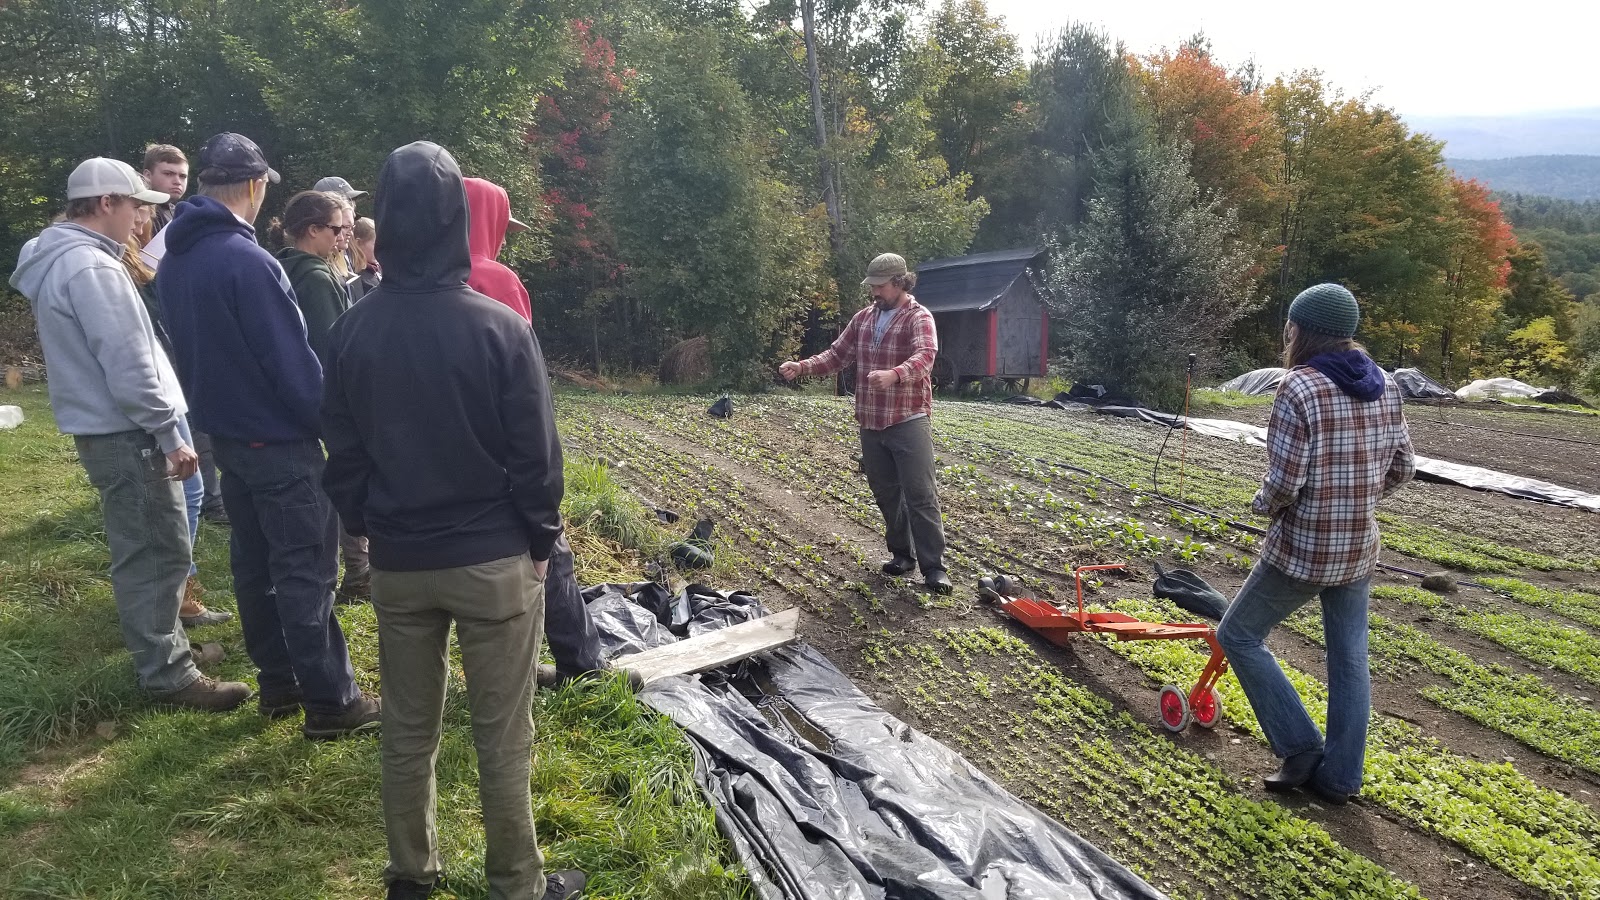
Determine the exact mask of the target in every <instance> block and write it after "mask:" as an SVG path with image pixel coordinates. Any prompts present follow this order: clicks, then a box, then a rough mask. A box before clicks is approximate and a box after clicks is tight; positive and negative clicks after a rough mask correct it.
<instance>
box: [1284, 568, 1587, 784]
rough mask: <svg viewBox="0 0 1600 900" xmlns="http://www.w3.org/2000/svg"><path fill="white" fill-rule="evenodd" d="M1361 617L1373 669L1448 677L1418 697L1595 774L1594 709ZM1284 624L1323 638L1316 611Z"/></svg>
mask: <svg viewBox="0 0 1600 900" xmlns="http://www.w3.org/2000/svg"><path fill="white" fill-rule="evenodd" d="M1378 590H1379V591H1383V590H1387V589H1386V588H1379V589H1378ZM1374 593H1377V592H1376V591H1375V592H1374ZM1368 619H1369V624H1370V631H1369V634H1368V641H1367V649H1368V655H1369V657H1370V658H1371V660H1372V668H1373V670H1374V671H1375V672H1378V673H1380V674H1383V675H1385V676H1387V677H1391V678H1396V679H1399V678H1405V677H1409V676H1410V675H1412V674H1413V673H1414V672H1415V671H1416V670H1417V669H1419V668H1420V669H1422V670H1424V671H1426V672H1428V673H1430V674H1432V675H1435V676H1438V677H1439V678H1442V679H1444V680H1445V682H1447V683H1446V684H1443V685H1439V684H1428V685H1425V686H1423V687H1422V688H1421V689H1420V693H1421V694H1422V696H1423V697H1424V698H1426V699H1428V700H1430V701H1432V702H1433V703H1436V704H1438V705H1439V706H1440V707H1442V708H1444V709H1447V710H1449V711H1451V712H1455V713H1459V714H1460V715H1463V716H1466V717H1467V718H1469V719H1471V720H1473V721H1474V722H1477V723H1478V724H1480V725H1483V726H1484V727H1486V728H1489V729H1491V730H1493V731H1498V732H1500V733H1501V734H1504V735H1506V736H1507V737H1510V738H1513V739H1515V740H1517V741H1520V742H1522V743H1523V744H1526V745H1527V746H1528V747H1530V748H1532V749H1534V750H1537V751H1538V752H1540V753H1543V754H1544V755H1546V756H1548V757H1550V758H1551V759H1555V760H1560V761H1561V762H1564V763H1567V764H1568V765H1571V766H1575V767H1577V768H1579V769H1583V770H1585V771H1589V772H1594V773H1596V774H1600V714H1597V713H1596V712H1595V710H1594V709H1592V708H1590V707H1589V706H1588V705H1586V704H1585V703H1584V702H1583V701H1582V700H1579V699H1577V698H1574V697H1571V696H1568V695H1566V694H1563V693H1561V692H1559V691H1557V690H1555V689H1554V688H1552V687H1551V686H1550V685H1549V684H1546V683H1545V682H1544V681H1543V680H1541V679H1540V678H1538V677H1536V676H1533V675H1521V674H1518V673H1516V672H1513V671H1512V670H1510V669H1508V668H1506V667H1505V666H1501V665H1497V664H1493V663H1490V664H1483V663H1480V662H1478V661H1477V660H1474V659H1473V658H1472V657H1471V656H1468V655H1467V654H1465V653H1462V652H1461V651H1459V650H1456V649H1455V648H1453V647H1449V646H1447V645H1445V644H1443V643H1441V642H1440V641H1439V640H1437V639H1436V638H1434V637H1432V636H1431V635H1429V634H1427V633H1426V632H1423V631H1421V630H1420V629H1417V628H1413V627H1411V626H1409V625H1406V624H1404V623H1401V622H1394V621H1391V620H1389V619H1386V618H1384V617H1383V616H1379V615H1371V616H1369V617H1368ZM1286 624H1287V626H1288V627H1289V628H1290V629H1292V630H1294V631H1295V632H1297V633H1299V634H1301V635H1302V636H1304V637H1306V638H1308V639H1310V640H1313V641H1316V642H1317V643H1319V644H1320V643H1322V623H1321V622H1320V620H1318V619H1317V617H1316V616H1314V615H1312V614H1309V613H1305V612H1302V613H1301V614H1299V615H1296V616H1291V617H1290V618H1289V620H1288V621H1287V623H1286Z"/></svg>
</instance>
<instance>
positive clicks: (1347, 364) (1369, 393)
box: [1306, 350, 1385, 403]
mask: <svg viewBox="0 0 1600 900" xmlns="http://www.w3.org/2000/svg"><path fill="white" fill-rule="evenodd" d="M1306 365H1308V366H1310V367H1311V368H1313V369H1316V370H1317V371H1318V372H1321V373H1322V374H1324V375H1326V376H1328V380H1330V381H1332V382H1333V383H1334V384H1336V385H1338V386H1339V390H1341V391H1344V392H1345V393H1346V394H1348V395H1350V396H1351V397H1352V398H1354V399H1356V400H1360V401H1361V402H1363V403H1370V402H1372V401H1374V400H1377V399H1378V398H1379V397H1382V396H1383V392H1384V389H1385V382H1384V378H1383V369H1380V368H1379V367H1378V364H1377V363H1375V362H1373V361H1372V357H1370V356H1368V355H1367V354H1365V353H1363V352H1361V351H1360V350H1341V351H1339V352H1338V353H1324V354H1322V355H1320V356H1313V357H1311V358H1310V359H1308V360H1306Z"/></svg>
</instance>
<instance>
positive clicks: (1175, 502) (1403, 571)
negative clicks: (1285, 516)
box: [943, 429, 1497, 594]
mask: <svg viewBox="0 0 1600 900" xmlns="http://www.w3.org/2000/svg"><path fill="white" fill-rule="evenodd" d="M1168 436H1169V437H1170V436H1171V432H1170V429H1169V431H1168ZM943 437H944V438H945V439H947V440H952V441H960V442H961V443H964V444H972V445H973V446H975V447H982V448H984V449H985V450H991V451H994V452H996V453H1004V454H1006V455H1007V456H1015V457H1021V458H1022V459H1026V460H1031V461H1032V462H1036V463H1039V464H1041V465H1046V466H1053V467H1055V468H1057V469H1065V470H1066V471H1068V472H1077V473H1078V474H1080V475H1087V476H1089V477H1090V478H1094V479H1097V480H1099V481H1102V482H1104V483H1106V484H1109V485H1111V486H1112V487H1116V488H1121V489H1122V490H1124V491H1127V492H1129V493H1132V494H1145V495H1147V496H1151V497H1154V498H1156V499H1157V500H1160V501H1161V502H1162V503H1165V504H1167V505H1168V506H1171V507H1173V508H1175V509H1182V510H1187V511H1188V512H1192V513H1194V514H1196V515H1201V516H1206V517H1208V518H1212V519H1218V520H1220V521H1221V522H1222V523H1223V524H1224V525H1227V526H1228V527H1229V528H1232V529H1234V530H1235V531H1242V532H1245V533H1246V534H1252V535H1255V536H1256V537H1266V535H1267V530H1266V529H1265V528H1261V527H1259V526H1257V525H1251V524H1250V523H1249V522H1241V521H1239V520H1237V519H1232V518H1229V517H1228V516H1226V515H1224V514H1223V513H1220V512H1217V511H1216V510H1213V509H1206V508H1205V507H1203V506H1196V505H1195V504H1193V503H1189V502H1186V501H1184V500H1179V499H1177V498H1176V497H1168V496H1167V495H1166V494H1163V493H1161V492H1160V491H1158V490H1150V491H1141V490H1139V489H1138V488H1133V487H1129V486H1128V485H1126V484H1123V483H1122V482H1120V481H1117V480H1116V479H1114V478H1110V477H1107V476H1105V475H1101V474H1100V473H1099V472H1095V471H1091V470H1089V469H1085V468H1083V467H1081V466H1075V465H1072V464H1071V463H1064V462H1058V461H1056V460H1051V459H1041V458H1039V457H1037V456H1028V455H1027V454H1024V453H1018V452H1017V451H1015V450H1008V449H1006V448H1004V447H997V446H995V445H993V444H988V443H984V442H983V441H974V440H972V439H971V438H963V437H956V436H954V435H949V434H946V435H943ZM1378 568H1380V569H1383V570H1384V571H1386V572H1393V573H1395V574H1397V575H1408V576H1410V577H1412V578H1426V577H1427V573H1425V572H1418V571H1415V570H1413V569H1407V568H1405V567H1404V566H1396V565H1390V564H1389V563H1386V562H1379V563H1378ZM1456 584H1459V585H1461V586H1462V587H1472V588H1477V589H1479V590H1482V591H1488V592H1489V593H1491V594H1493V593H1497V592H1496V591H1495V590H1494V589H1493V588H1491V587H1489V586H1487V585H1484V584H1479V583H1478V582H1476V581H1462V580H1457V581H1456Z"/></svg>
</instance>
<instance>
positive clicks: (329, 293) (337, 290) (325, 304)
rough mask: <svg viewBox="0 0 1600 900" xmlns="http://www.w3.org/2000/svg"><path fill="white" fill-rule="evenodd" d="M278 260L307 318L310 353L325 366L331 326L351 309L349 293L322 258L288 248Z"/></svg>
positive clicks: (301, 312) (284, 249)
mask: <svg viewBox="0 0 1600 900" xmlns="http://www.w3.org/2000/svg"><path fill="white" fill-rule="evenodd" d="M278 262H280V263H282V264H283V273H284V274H285V275H287V276H288V278H289V285H290V287H293V288H294V299H295V302H296V303H298V304H299V305H300V315H302V316H304V317H305V320H306V339H307V341H309V342H310V344H311V352H312V353H315V354H316V355H317V361H318V362H320V363H322V365H323V367H324V368H326V367H327V365H328V359H327V350H328V329H329V328H332V327H333V321H334V320H335V319H337V318H339V315H340V314H341V313H343V312H344V311H345V310H346V309H349V308H350V295H349V294H348V293H347V292H346V291H345V289H344V285H342V284H340V283H339V276H337V275H335V274H333V269H332V268H330V267H329V266H328V263H327V262H326V261H325V260H323V259H322V258H320V257H316V256H312V255H311V254H309V253H307V252H305V251H304V250H296V249H295V248H293V247H285V248H283V249H282V250H279V251H278Z"/></svg>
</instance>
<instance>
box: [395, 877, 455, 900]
mask: <svg viewBox="0 0 1600 900" xmlns="http://www.w3.org/2000/svg"><path fill="white" fill-rule="evenodd" d="M443 881H444V879H443V878H438V879H435V880H433V881H431V882H429V883H427V884H423V883H422V882H420V881H407V880H405V879H404V878H396V879H395V880H394V881H391V882H389V893H387V894H385V895H384V896H385V897H387V898H388V900H427V898H428V897H431V896H433V889H434V888H436V887H438V886H439V884H440V883H441V882H443Z"/></svg>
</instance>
